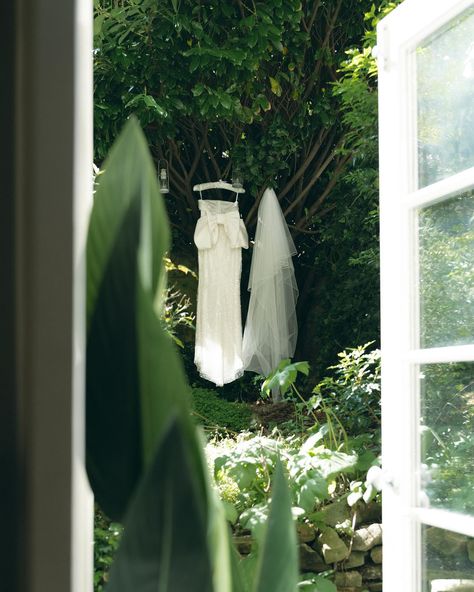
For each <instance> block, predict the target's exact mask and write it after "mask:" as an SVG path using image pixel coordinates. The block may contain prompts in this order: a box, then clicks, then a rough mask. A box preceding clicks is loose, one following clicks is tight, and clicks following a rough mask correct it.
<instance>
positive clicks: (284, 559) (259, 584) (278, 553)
mask: <svg viewBox="0 0 474 592" xmlns="http://www.w3.org/2000/svg"><path fill="white" fill-rule="evenodd" d="M257 573H258V575H257V580H256V583H255V592H295V591H296V589H297V585H298V555H297V544H296V529H295V525H294V523H293V516H292V514H291V497H290V492H289V489H288V485H287V483H286V480H285V476H284V474H283V467H282V464H281V462H280V461H279V462H278V463H277V466H276V469H275V473H274V476H273V484H272V501H271V505H270V515H269V517H268V523H267V530H266V536H265V540H264V543H263V549H262V551H261V556H260V562H259V567H258V572H257Z"/></svg>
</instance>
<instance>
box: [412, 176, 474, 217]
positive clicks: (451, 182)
mask: <svg viewBox="0 0 474 592" xmlns="http://www.w3.org/2000/svg"><path fill="white" fill-rule="evenodd" d="M473 188H474V167H471V168H470V169H466V170H465V171H462V172H461V173H458V174H457V175H452V176H451V177H447V178H446V179H443V180H442V181H438V182H437V183H433V184H431V185H428V186H427V187H423V188H422V189H418V190H417V191H413V192H412V193H409V194H408V195H406V196H404V197H402V204H403V205H404V206H406V207H409V208H419V207H426V206H431V205H433V204H435V203H438V202H440V201H444V200H445V199H446V197H447V196H455V195H458V194H459V193H462V192H464V191H469V190H472V189H473Z"/></svg>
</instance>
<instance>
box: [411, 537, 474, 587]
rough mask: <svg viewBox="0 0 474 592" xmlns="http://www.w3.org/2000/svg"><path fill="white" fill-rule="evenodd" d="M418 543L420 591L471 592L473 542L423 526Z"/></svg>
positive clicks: (473, 571) (472, 584)
mask: <svg viewBox="0 0 474 592" xmlns="http://www.w3.org/2000/svg"><path fill="white" fill-rule="evenodd" d="M421 541H422V557H423V569H422V580H423V585H422V591H423V592H474V555H473V554H472V553H473V551H474V547H473V545H474V540H473V539H469V538H468V537H466V536H463V535H461V534H457V533H455V532H450V531H449V530H442V529H441V528H436V527H434V526H424V527H423V529H422V535H421Z"/></svg>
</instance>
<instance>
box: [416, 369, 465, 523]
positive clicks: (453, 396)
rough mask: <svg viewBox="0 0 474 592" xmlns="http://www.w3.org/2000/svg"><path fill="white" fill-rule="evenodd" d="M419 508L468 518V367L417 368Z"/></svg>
mask: <svg viewBox="0 0 474 592" xmlns="http://www.w3.org/2000/svg"><path fill="white" fill-rule="evenodd" d="M420 387H421V388H420V392H421V425H420V433H421V463H422V465H421V476H420V478H421V488H422V492H421V496H420V505H422V506H424V507H437V508H444V509H447V510H454V511H458V512H463V513H466V514H472V515H474V363H473V362H469V363H467V362H466V363H455V364H454V363H453V364H426V365H423V366H421V368H420Z"/></svg>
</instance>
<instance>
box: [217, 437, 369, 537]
mask: <svg viewBox="0 0 474 592" xmlns="http://www.w3.org/2000/svg"><path fill="white" fill-rule="evenodd" d="M324 433H325V431H324V428H321V429H320V430H318V431H317V432H315V433H313V434H312V435H311V436H309V437H308V438H305V439H301V438H298V437H295V436H289V437H283V436H281V435H280V434H279V433H278V432H276V431H275V432H274V433H273V434H272V437H265V436H260V435H257V436H255V435H253V434H250V433H242V434H239V436H238V437H237V438H235V439H233V438H226V439H224V440H222V439H221V440H219V441H214V442H210V443H209V444H208V446H207V449H206V452H207V457H208V462H209V464H210V466H211V469H212V470H213V471H214V478H215V481H216V484H217V487H218V489H219V492H220V495H221V497H222V499H223V500H224V501H225V502H226V503H227V505H228V506H233V510H232V511H230V512H228V514H229V515H233V516H234V517H235V518H234V520H231V522H233V523H234V525H235V526H236V528H237V529H249V530H251V531H252V534H253V535H254V536H255V538H256V539H257V541H258V540H259V538H260V535H261V533H262V532H263V527H264V524H265V521H266V517H267V515H268V501H269V497H270V483H271V479H272V475H273V471H274V468H275V466H276V463H277V462H278V459H281V460H282V462H283V465H284V466H285V468H286V471H287V473H288V475H289V484H290V488H291V496H292V504H293V511H294V513H295V514H296V515H298V517H299V518H300V520H308V521H310V522H314V523H320V522H323V523H324V517H322V516H323V515H322V514H321V512H320V510H321V509H322V508H323V506H324V505H326V504H328V503H331V502H334V501H339V500H343V501H344V502H345V501H346V500H347V514H348V515H349V513H350V510H349V506H353V505H354V504H355V503H356V502H357V501H358V500H359V499H363V500H364V501H365V502H369V501H370V500H371V499H373V498H374V497H375V495H376V494H377V489H378V488H377V487H376V486H374V485H373V482H374V478H373V476H371V479H370V480H369V481H367V480H366V479H365V473H366V471H367V469H369V473H373V469H372V470H371V468H370V467H372V466H374V465H377V463H378V461H377V459H376V457H375V455H374V454H373V453H370V452H367V451H365V452H364V453H361V454H358V453H357V452H356V451H355V450H351V451H350V452H349V453H347V452H341V451H338V450H331V449H329V448H327V447H326V446H325V445H324V443H323V438H324ZM348 476H351V477H354V478H358V479H359V480H358V481H352V482H350V481H349V480H348V478H347V477H348ZM366 492H367V493H366ZM359 493H360V495H359ZM364 494H365V495H364Z"/></svg>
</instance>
